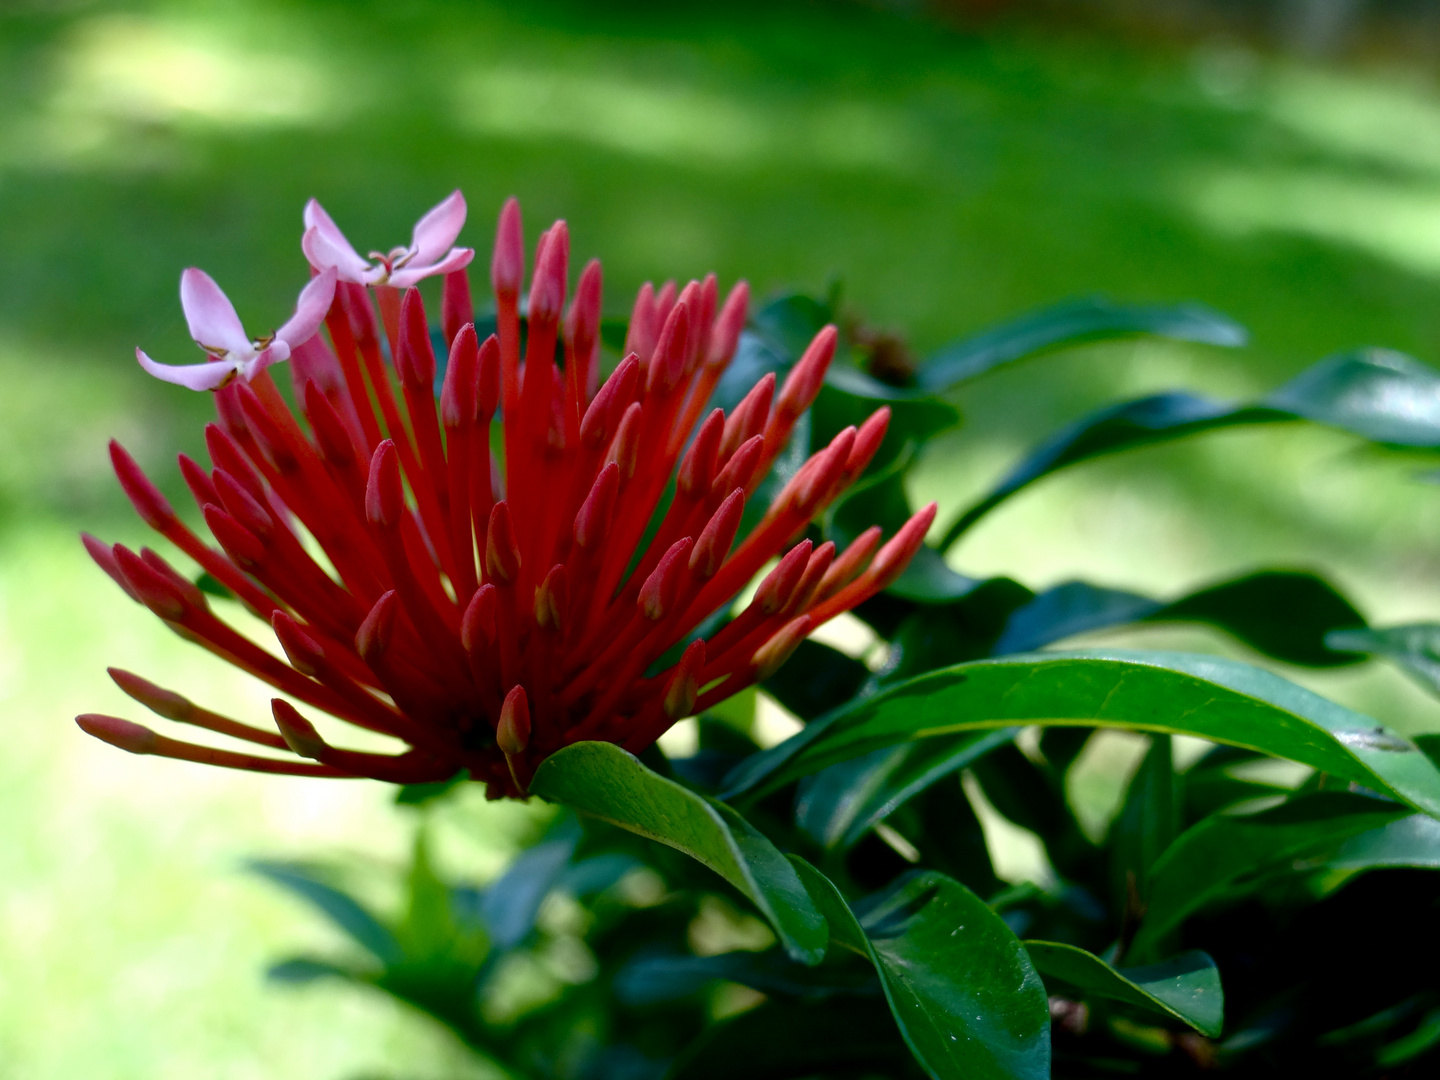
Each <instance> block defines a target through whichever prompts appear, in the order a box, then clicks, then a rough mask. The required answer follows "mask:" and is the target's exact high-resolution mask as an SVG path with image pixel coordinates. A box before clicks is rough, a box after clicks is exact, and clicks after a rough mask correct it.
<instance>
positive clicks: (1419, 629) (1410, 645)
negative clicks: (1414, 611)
mask: <svg viewBox="0 0 1440 1080" xmlns="http://www.w3.org/2000/svg"><path fill="white" fill-rule="evenodd" d="M1325 644H1327V645H1328V646H1330V648H1332V649H1343V650H1346V651H1349V652H1360V653H1369V654H1371V655H1372V656H1382V657H1384V658H1385V659H1386V660H1389V661H1390V662H1391V663H1393V664H1394V665H1395V666H1397V667H1398V668H1400V670H1401V671H1403V672H1405V673H1406V674H1407V675H1409V676H1410V677H1411V678H1413V679H1414V680H1415V681H1416V682H1417V683H1419V684H1420V685H1421V686H1423V687H1424V688H1425V689H1426V690H1428V691H1430V693H1432V694H1435V695H1437V696H1440V624H1436V623H1413V624H1411V625H1409V626H1388V627H1385V628H1384V629H1383V630H1382V629H1376V630H1365V629H1362V630H1336V631H1334V632H1332V633H1331V634H1330V635H1328V636H1327V637H1326V639H1325Z"/></svg>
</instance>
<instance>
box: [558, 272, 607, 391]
mask: <svg viewBox="0 0 1440 1080" xmlns="http://www.w3.org/2000/svg"><path fill="white" fill-rule="evenodd" d="M601 284H602V279H601V270H600V260H599V259H591V260H590V261H589V262H588V263H586V264H585V269H584V270H583V271H582V272H581V274H580V280H579V281H578V282H577V283H576V285H575V300H574V302H573V303H571V305H570V314H569V315H567V316H566V318H565V340H566V342H567V343H568V344H569V346H570V351H571V352H572V353H573V354H574V355H575V358H576V360H578V361H579V362H580V363H581V364H588V363H589V362H590V356H591V354H592V353H594V351H595V341H596V339H597V338H598V337H599V334H600V293H601ZM581 389H584V387H583V386H582V387H581Z"/></svg>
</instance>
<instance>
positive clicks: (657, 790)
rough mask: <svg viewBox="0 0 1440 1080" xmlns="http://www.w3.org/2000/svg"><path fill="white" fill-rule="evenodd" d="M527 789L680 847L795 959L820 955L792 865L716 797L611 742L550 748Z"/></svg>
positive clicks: (822, 937)
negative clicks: (754, 913) (752, 910)
mask: <svg viewBox="0 0 1440 1080" xmlns="http://www.w3.org/2000/svg"><path fill="white" fill-rule="evenodd" d="M530 790H531V791H532V792H534V793H535V794H536V795H540V796H543V797H544V798H546V799H550V800H552V801H553V802H558V803H563V804H565V805H567V806H570V807H573V808H574V809H576V810H579V811H582V812H584V813H586V814H590V815H592V816H594V817H598V818H600V819H602V820H604V821H608V822H610V823H611V824H613V825H618V826H620V827H621V828H622V829H628V830H629V831H631V832H633V833H638V834H639V835H641V836H645V837H649V838H650V839H652V840H658V841H659V842H660V843H662V844H667V845H669V846H670V847H673V848H675V849H677V850H679V851H683V852H684V853H685V854H687V855H689V856H690V857H691V858H694V859H696V860H698V861H699V862H701V863H704V864H705V865H706V866H708V867H709V868H710V869H712V870H714V871H715V872H716V873H717V874H719V875H720V876H721V877H723V878H724V879H725V880H726V881H728V882H730V884H731V885H734V886H735V888H737V889H739V890H740V891H741V892H742V893H744V894H745V895H746V896H747V897H749V898H750V900H751V901H752V902H754V904H755V906H756V907H758V908H759V909H760V911H761V912H762V913H763V914H764V915H765V917H766V918H767V919H768V920H769V921H770V924H771V925H772V926H773V927H774V929H775V933H776V935H777V936H778V937H779V939H780V942H781V944H783V945H784V946H785V949H786V951H787V952H788V953H790V955H791V956H793V957H794V958H795V959H796V960H799V961H801V962H802V963H811V964H813V963H817V962H818V961H819V959H820V958H821V957H822V956H823V955H824V953H825V941H826V929H825V920H824V919H823V918H822V917H821V915H820V913H819V912H818V911H816V910H815V906H814V904H812V903H811V901H810V898H809V896H808V895H807V894H806V891H805V887H804V886H803V885H801V883H800V879H799V878H798V877H796V876H795V871H794V870H793V869H792V868H791V866H790V864H789V863H787V862H786V861H785V857H784V856H783V855H781V854H780V852H779V851H777V850H776V849H775V846H774V845H773V844H772V843H770V841H769V840H767V839H766V838H765V837H764V836H763V835H761V834H760V833H759V832H758V831H756V830H755V828H754V827H753V826H751V825H750V823H749V822H747V821H746V820H745V819H744V818H743V817H741V816H740V815H739V814H738V813H736V812H735V811H734V810H732V809H731V808H730V807H728V806H726V805H724V804H723V803H718V802H715V801H713V800H710V799H706V798H705V797H704V796H702V795H698V794H696V793H695V792H693V791H691V790H689V789H688V788H684V787H681V786H680V785H679V784H677V783H675V782H674V781H673V780H666V779H665V778H664V777H661V776H657V775H656V774H655V773H653V772H651V771H650V770H649V769H647V768H645V766H643V765H642V764H640V762H639V761H638V760H636V758H635V757H634V755H632V754H627V753H626V752H625V751H624V750H621V749H620V748H619V747H618V746H615V745H613V744H611V743H596V742H582V743H575V744H574V745H572V746H567V747H565V748H564V749H563V750H560V751H559V752H558V753H555V754H552V755H551V756H550V757H548V758H546V759H545V761H543V762H542V763H541V765H540V767H539V768H538V769H537V770H536V771H535V778H534V780H533V781H532V783H531V785H530Z"/></svg>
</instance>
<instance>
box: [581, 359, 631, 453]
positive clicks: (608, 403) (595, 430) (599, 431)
mask: <svg viewBox="0 0 1440 1080" xmlns="http://www.w3.org/2000/svg"><path fill="white" fill-rule="evenodd" d="M639 379H640V361H639V360H638V359H637V358H636V356H635V354H634V353H631V354H630V355H629V356H627V357H625V359H624V360H622V361H620V365H619V366H618V367H617V368H616V369H615V370H614V371H612V372H611V373H610V377H609V378H608V379H606V380H605V382H604V384H603V385H602V386H601V387H600V392H599V393H598V394H596V395H595V400H594V401H592V402H590V407H589V408H587V409H586V410H585V417H584V419H582V420H581V421H580V442H581V444H582V445H584V446H588V447H590V448H591V449H599V448H600V447H602V446H604V445H605V444H606V443H608V442H609V441H610V438H611V436H612V435H613V434H614V432H615V421H616V416H617V415H618V414H619V412H620V411H621V410H622V409H624V408H625V407H626V406H627V405H628V404H630V401H631V399H632V398H633V397H634V396H635V385H636V383H637V382H638V381H639Z"/></svg>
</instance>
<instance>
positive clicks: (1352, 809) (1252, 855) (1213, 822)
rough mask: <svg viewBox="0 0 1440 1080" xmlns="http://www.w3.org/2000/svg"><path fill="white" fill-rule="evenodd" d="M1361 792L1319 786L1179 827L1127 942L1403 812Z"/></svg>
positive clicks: (1319, 860) (1146, 939)
mask: <svg viewBox="0 0 1440 1080" xmlns="http://www.w3.org/2000/svg"><path fill="white" fill-rule="evenodd" d="M1408 816H1409V814H1408V812H1407V811H1406V810H1405V808H1404V807H1401V806H1397V805H1396V804H1394V803H1390V802H1385V801H1382V800H1380V799H1375V798H1372V797H1370V796H1365V795H1352V794H1350V793H1348V792H1340V791H1320V792H1314V793H1312V794H1305V795H1298V796H1295V797H1293V798H1291V799H1289V800H1287V801H1286V802H1284V803H1282V804H1281V805H1279V806H1276V807H1273V808H1271V809H1269V810H1262V811H1260V812H1258V813H1253V814H1217V815H1214V816H1213V817H1209V818H1206V819H1205V820H1204V821H1202V822H1200V823H1199V824H1198V825H1195V826H1194V827H1192V828H1190V829H1188V830H1186V831H1185V832H1184V833H1183V834H1182V835H1181V836H1180V837H1179V838H1178V839H1177V840H1176V841H1175V842H1174V843H1173V844H1171V845H1170V847H1169V848H1168V849H1167V850H1166V852H1165V854H1164V855H1162V856H1161V857H1160V859H1159V860H1158V861H1157V862H1156V863H1155V866H1154V869H1153V870H1152V872H1151V875H1150V888H1149V894H1150V895H1149V906H1148V909H1147V910H1146V913H1145V921H1144V923H1143V924H1142V925H1141V928H1140V933H1139V934H1138V935H1137V937H1136V939H1135V948H1136V949H1137V950H1143V949H1144V947H1145V946H1146V945H1147V944H1149V943H1151V942H1154V941H1157V940H1159V939H1160V938H1161V937H1163V936H1164V935H1165V934H1166V933H1168V932H1169V931H1170V930H1173V929H1174V928H1176V927H1178V926H1179V925H1180V924H1181V923H1182V922H1183V921H1184V920H1185V919H1186V918H1187V917H1188V916H1189V915H1191V914H1193V913H1194V912H1196V911H1199V910H1200V909H1201V908H1203V907H1204V906H1205V905H1206V904H1207V903H1210V902H1211V901H1213V900H1216V899H1218V898H1220V897H1222V896H1225V895H1226V894H1227V893H1229V892H1231V891H1232V890H1234V889H1235V888H1236V887H1237V886H1238V885H1240V883H1242V882H1246V881H1256V880H1259V879H1260V878H1261V877H1262V876H1263V874H1264V873H1265V872H1266V871H1267V870H1269V869H1273V868H1276V867H1289V866H1293V865H1294V864H1295V863H1296V862H1297V861H1301V860H1310V861H1312V862H1313V863H1314V864H1315V865H1317V866H1318V865H1322V864H1323V863H1324V862H1325V861H1326V856H1328V855H1331V854H1333V853H1335V852H1336V851H1337V850H1338V849H1339V847H1340V846H1341V845H1342V844H1343V843H1344V842H1345V841H1346V840H1349V839H1351V838H1352V837H1357V836H1360V835H1362V834H1365V833H1370V832H1372V831H1374V830H1376V829H1380V828H1382V827H1384V826H1387V825H1389V824H1391V823H1392V822H1396V821H1399V820H1402V819H1404V818H1406V817H1408Z"/></svg>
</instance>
